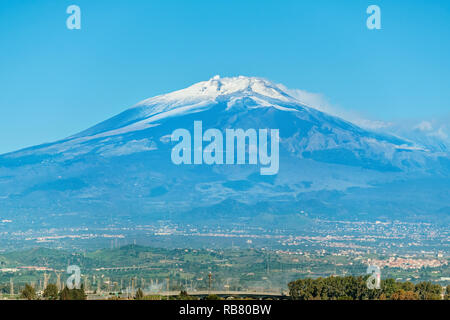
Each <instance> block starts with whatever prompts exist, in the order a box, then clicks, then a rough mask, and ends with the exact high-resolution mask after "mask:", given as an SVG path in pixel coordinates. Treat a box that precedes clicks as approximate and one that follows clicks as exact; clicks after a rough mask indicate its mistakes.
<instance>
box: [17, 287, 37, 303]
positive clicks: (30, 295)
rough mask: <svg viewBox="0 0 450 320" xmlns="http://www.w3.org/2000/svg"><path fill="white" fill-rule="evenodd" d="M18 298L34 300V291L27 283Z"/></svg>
mask: <svg viewBox="0 0 450 320" xmlns="http://www.w3.org/2000/svg"><path fill="white" fill-rule="evenodd" d="M20 297H21V298H22V299H27V300H35V299H36V290H34V288H33V286H31V285H29V284H28V283H27V284H26V285H25V288H24V289H23V290H22V292H21V294H20Z"/></svg>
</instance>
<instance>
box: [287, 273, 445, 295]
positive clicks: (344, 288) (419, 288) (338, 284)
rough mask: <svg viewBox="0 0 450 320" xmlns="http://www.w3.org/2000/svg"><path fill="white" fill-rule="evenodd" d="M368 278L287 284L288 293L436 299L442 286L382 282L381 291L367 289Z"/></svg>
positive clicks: (344, 278)
mask: <svg viewBox="0 0 450 320" xmlns="http://www.w3.org/2000/svg"><path fill="white" fill-rule="evenodd" d="M366 280H367V277H354V276H347V277H328V278H317V279H299V280H296V281H293V282H290V283H289V285H288V287H289V293H290V295H291V297H292V299H295V300H387V299H389V300H439V299H441V294H442V287H441V286H440V285H438V284H433V283H431V282H420V283H418V284H413V283H411V282H396V281H395V280H394V279H386V280H382V281H381V285H380V289H369V288H368V287H367V284H366Z"/></svg>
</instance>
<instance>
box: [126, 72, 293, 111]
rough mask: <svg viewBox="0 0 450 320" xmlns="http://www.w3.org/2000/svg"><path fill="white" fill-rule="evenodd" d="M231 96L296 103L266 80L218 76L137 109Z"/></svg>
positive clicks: (143, 103)
mask: <svg viewBox="0 0 450 320" xmlns="http://www.w3.org/2000/svg"><path fill="white" fill-rule="evenodd" d="M230 96H259V97H265V98H269V99H276V100H280V101H284V102H296V100H295V99H294V98H293V97H291V96H289V95H288V94H287V93H286V92H284V91H283V90H282V89H281V88H280V87H279V86H278V85H276V84H274V83H272V82H270V81H268V80H266V79H263V78H258V77H244V76H238V77H230V78H221V77H220V76H218V75H216V76H214V77H213V78H211V79H209V80H207V81H202V82H198V83H196V84H194V85H192V86H190V87H188V88H185V89H182V90H178V91H174V92H171V93H168V94H164V95H160V96H156V97H153V98H149V99H146V100H144V101H141V102H140V103H138V104H137V105H136V106H135V107H142V106H152V105H155V104H157V103H158V104H161V103H162V104H167V103H170V104H172V106H177V105H181V104H186V103H192V102H199V101H210V102H211V101H216V100H217V99H219V98H220V97H230ZM297 102H298V101H297Z"/></svg>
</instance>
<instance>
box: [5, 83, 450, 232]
mask: <svg viewBox="0 0 450 320" xmlns="http://www.w3.org/2000/svg"><path fill="white" fill-rule="evenodd" d="M283 88H284V87H283V86H281V85H277V84H274V83H272V82H270V81H268V80H265V79H261V78H255V77H243V76H240V77H234V78H220V77H219V76H216V77H214V78H212V79H210V80H208V81H203V82H199V83H197V84H194V85H192V86H190V87H188V88H186V89H183V90H179V91H175V92H172V93H169V94H164V95H160V96H156V97H153V98H149V99H147V100H144V101H142V102H140V103H138V104H136V105H135V106H133V107H131V108H129V109H127V110H125V111H124V112H122V113H120V114H118V115H117V116H115V117H112V118H110V119H108V120H106V121H104V122H101V123H99V124H97V125H95V126H93V127H91V128H88V129H87V130H84V131H82V132H80V133H78V134H75V135H73V136H70V137H68V138H65V139H62V140H60V141H56V142H53V143H48V144H43V145H39V146H35V147H31V148H27V149H23V150H19V151H16V152H12V153H8V154H4V155H1V156H0V216H1V217H4V218H5V219H6V218H7V219H12V220H13V221H16V222H18V224H19V225H21V226H22V227H23V226H24V225H25V226H30V223H33V227H36V226H41V225H42V226H54V225H64V224H67V223H69V221H70V224H71V225H74V224H75V225H84V226H89V225H92V224H95V225H102V224H104V223H107V221H110V220H111V219H115V220H120V221H128V222H132V223H143V222H152V221H157V220H161V219H165V220H173V221H179V222H182V223H186V224H202V223H211V222H214V223H223V224H227V223H244V224H246V223H253V224H261V225H264V224H266V225H267V224H271V225H273V224H274V223H275V224H276V223H279V224H284V223H287V221H289V225H295V224H296V223H299V224H300V223H302V221H304V218H305V217H303V216H301V214H300V212H301V213H302V214H303V213H306V214H304V215H305V216H306V217H307V218H306V219H309V218H315V217H330V216H332V217H345V218H348V219H380V218H386V219H397V218H402V219H425V220H426V219H435V218H439V219H441V220H442V219H448V217H449V214H450V212H449V207H448V205H447V206H446V205H445V204H448V203H450V192H449V191H448V190H450V188H449V187H450V182H449V181H450V179H449V176H450V157H449V155H448V154H447V153H444V152H437V151H435V150H431V149H430V148H427V146H426V145H423V144H420V143H418V142H414V141H412V140H410V139H404V138H402V137H399V136H394V135H390V134H388V133H380V132H375V131H371V130H367V129H364V128H361V127H359V126H357V125H355V124H353V123H351V122H348V121H345V120H343V119H341V118H338V117H335V116H332V115H329V114H327V113H324V112H321V111H319V110H317V109H314V108H313V107H309V106H307V105H305V104H304V103H302V102H301V101H299V100H298V99H296V98H295V97H293V96H291V95H289V93H288V92H287V91H285V90H284V89H283ZM196 121H201V123H202V125H203V128H204V129H205V130H206V129H208V128H216V129H218V130H222V131H223V132H225V130H227V129H243V130H248V129H255V130H261V129H278V130H279V170H278V172H277V174H276V175H270V176H263V175H260V174H259V172H260V169H261V168H260V166H259V165H250V164H236V165H194V164H192V165H176V164H174V163H173V162H172V161H171V151H172V148H173V147H174V143H173V141H171V134H172V133H173V132H174V130H176V129H179V128H184V129H186V130H190V131H191V132H192V131H193V127H194V123H195V122H196ZM300 216H301V217H300Z"/></svg>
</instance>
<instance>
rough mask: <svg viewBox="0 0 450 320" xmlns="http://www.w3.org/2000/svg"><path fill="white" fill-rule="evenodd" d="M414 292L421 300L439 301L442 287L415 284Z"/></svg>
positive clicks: (431, 284) (423, 283)
mask: <svg viewBox="0 0 450 320" xmlns="http://www.w3.org/2000/svg"><path fill="white" fill-rule="evenodd" d="M414 292H415V293H416V294H417V295H418V296H419V299H421V300H440V299H441V294H442V287H441V286H440V285H438V284H433V283H431V282H425V281H423V282H420V283H418V284H416V286H415V288H414Z"/></svg>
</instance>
